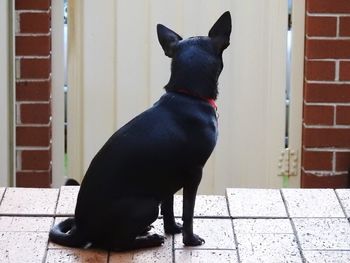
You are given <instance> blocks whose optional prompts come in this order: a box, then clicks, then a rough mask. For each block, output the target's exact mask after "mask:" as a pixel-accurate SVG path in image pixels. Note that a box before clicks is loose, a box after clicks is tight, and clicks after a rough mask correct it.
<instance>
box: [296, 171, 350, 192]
mask: <svg viewBox="0 0 350 263" xmlns="http://www.w3.org/2000/svg"><path fill="white" fill-rule="evenodd" d="M330 174H331V173H330ZM349 186H350V185H349V175H348V174H342V175H329V176H327V175H324V176H317V175H314V174H312V173H307V172H305V173H302V175H301V187H303V188H348V187H349Z"/></svg>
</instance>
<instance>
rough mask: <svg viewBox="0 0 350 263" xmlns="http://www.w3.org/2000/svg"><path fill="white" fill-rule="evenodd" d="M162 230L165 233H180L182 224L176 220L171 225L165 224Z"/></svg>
mask: <svg viewBox="0 0 350 263" xmlns="http://www.w3.org/2000/svg"><path fill="white" fill-rule="evenodd" d="M164 232H165V234H170V235H175V234H180V233H181V232H182V225H181V224H180V223H176V222H175V223H174V224H171V225H168V224H165V225H164Z"/></svg>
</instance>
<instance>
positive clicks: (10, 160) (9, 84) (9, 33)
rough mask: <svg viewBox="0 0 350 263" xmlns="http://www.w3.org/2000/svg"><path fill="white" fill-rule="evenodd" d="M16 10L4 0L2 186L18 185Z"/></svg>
mask: <svg viewBox="0 0 350 263" xmlns="http://www.w3.org/2000/svg"><path fill="white" fill-rule="evenodd" d="M13 14H14V6H13V1H0V40H1V41H0V58H1V59H0V69H1V70H0V87H1V88H0V120H1V125H0V167H1V173H0V187H2V186H14V185H15V177H14V175H15V173H14V160H15V158H14V145H15V142H14V138H15V136H14V129H13V127H14V115H13V113H14V105H15V104H14V101H13V100H14V83H15V82H14V68H13V67H14V48H13V46H14V28H13V26H14V23H13V22H12V21H13ZM4 58H5V59H4Z"/></svg>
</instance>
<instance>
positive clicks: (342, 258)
mask: <svg viewBox="0 0 350 263" xmlns="http://www.w3.org/2000/svg"><path fill="white" fill-rule="evenodd" d="M303 254H304V257H305V262H306V263H349V262H350V251H339V250H338V251H304V252H303Z"/></svg>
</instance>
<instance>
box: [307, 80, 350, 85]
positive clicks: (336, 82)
mask: <svg viewBox="0 0 350 263" xmlns="http://www.w3.org/2000/svg"><path fill="white" fill-rule="evenodd" d="M305 83H306V84H334V85H346V84H350V81H331V80H307V79H305Z"/></svg>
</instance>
